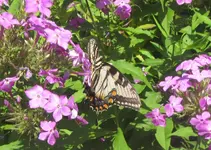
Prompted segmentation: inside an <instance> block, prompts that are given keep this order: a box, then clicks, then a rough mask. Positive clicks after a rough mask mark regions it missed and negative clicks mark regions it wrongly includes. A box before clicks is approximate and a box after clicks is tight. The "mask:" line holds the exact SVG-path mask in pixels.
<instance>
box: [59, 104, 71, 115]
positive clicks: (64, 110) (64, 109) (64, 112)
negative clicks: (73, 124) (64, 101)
mask: <svg viewBox="0 0 211 150" xmlns="http://www.w3.org/2000/svg"><path fill="white" fill-rule="evenodd" d="M61 113H62V115H63V116H69V115H70V108H69V107H67V106H62V108H61Z"/></svg>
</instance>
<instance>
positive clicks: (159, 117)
mask: <svg viewBox="0 0 211 150" xmlns="http://www.w3.org/2000/svg"><path fill="white" fill-rule="evenodd" d="M146 117H147V118H151V119H152V123H153V124H154V125H155V126H161V127H165V126H166V120H165V117H164V115H163V114H161V113H160V110H159V109H158V108H155V109H153V110H152V112H149V113H148V114H146Z"/></svg>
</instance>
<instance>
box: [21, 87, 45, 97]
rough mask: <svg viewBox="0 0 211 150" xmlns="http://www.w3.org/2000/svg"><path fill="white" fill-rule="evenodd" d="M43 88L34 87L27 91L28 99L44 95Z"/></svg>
mask: <svg viewBox="0 0 211 150" xmlns="http://www.w3.org/2000/svg"><path fill="white" fill-rule="evenodd" d="M42 92H43V88H42V87H41V86H39V85H35V86H34V87H32V88H30V89H28V90H26V91H25V94H26V96H27V97H28V98H30V99H33V98H34V97H36V96H37V95H38V93H42Z"/></svg>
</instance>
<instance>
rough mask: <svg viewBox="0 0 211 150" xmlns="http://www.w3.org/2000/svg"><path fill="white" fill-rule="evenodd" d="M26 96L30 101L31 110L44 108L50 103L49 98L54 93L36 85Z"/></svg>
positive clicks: (27, 91) (26, 92)
mask: <svg viewBox="0 0 211 150" xmlns="http://www.w3.org/2000/svg"><path fill="white" fill-rule="evenodd" d="M25 94H26V96H27V97H28V98H29V99H30V101H29V106H30V108H38V107H41V108H43V107H44V106H45V105H46V104H47V103H48V102H49V98H50V95H51V94H52V93H51V92H50V91H48V90H44V89H43V88H42V87H41V86H39V85H35V86H34V87H32V88H30V89H28V90H26V91H25Z"/></svg>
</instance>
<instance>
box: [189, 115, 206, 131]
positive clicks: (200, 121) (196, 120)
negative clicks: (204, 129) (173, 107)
mask: <svg viewBox="0 0 211 150" xmlns="http://www.w3.org/2000/svg"><path fill="white" fill-rule="evenodd" d="M209 118H210V113H209V112H207V111H204V112H203V113H202V114H201V115H196V117H193V118H191V120H190V124H191V125H193V126H195V128H196V129H200V126H201V125H204V124H206V123H207V122H208V119H209Z"/></svg>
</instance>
